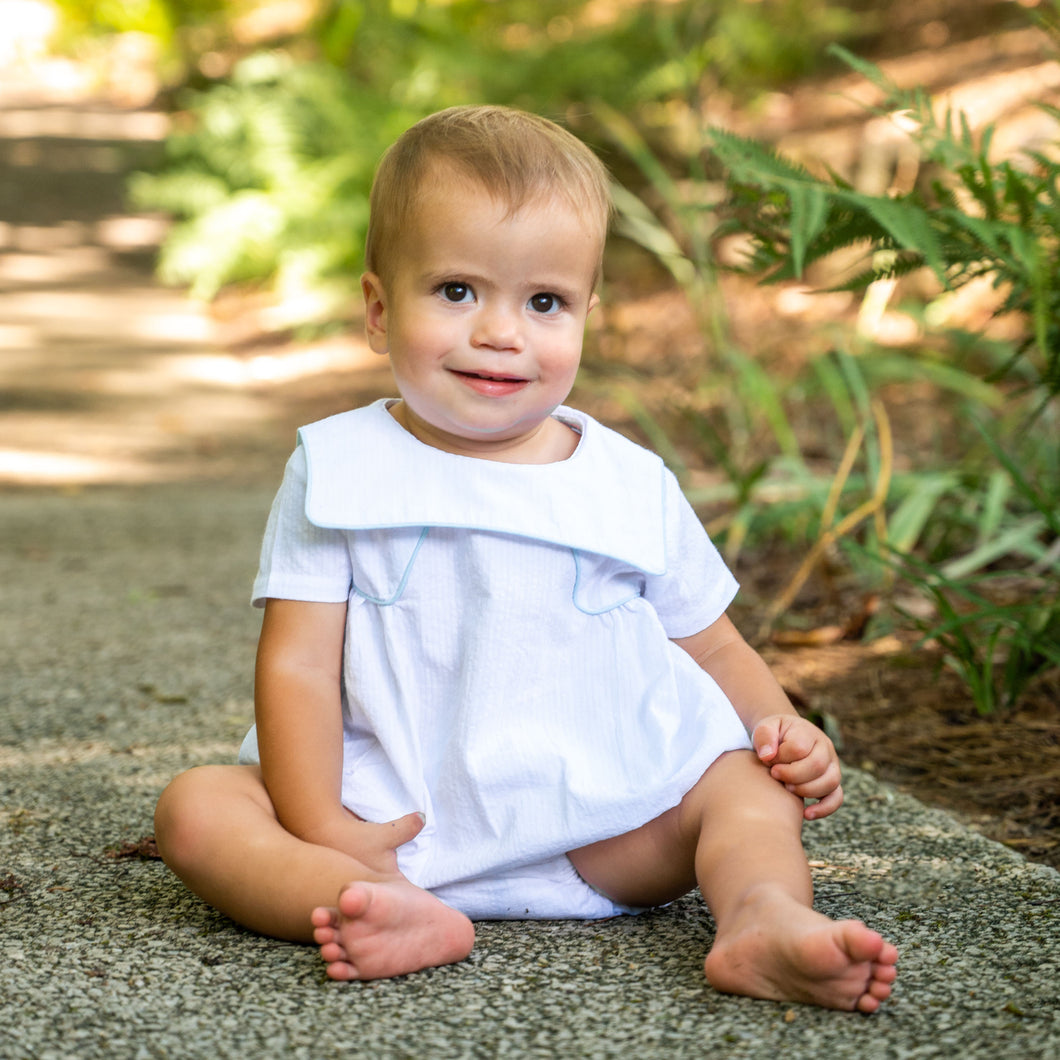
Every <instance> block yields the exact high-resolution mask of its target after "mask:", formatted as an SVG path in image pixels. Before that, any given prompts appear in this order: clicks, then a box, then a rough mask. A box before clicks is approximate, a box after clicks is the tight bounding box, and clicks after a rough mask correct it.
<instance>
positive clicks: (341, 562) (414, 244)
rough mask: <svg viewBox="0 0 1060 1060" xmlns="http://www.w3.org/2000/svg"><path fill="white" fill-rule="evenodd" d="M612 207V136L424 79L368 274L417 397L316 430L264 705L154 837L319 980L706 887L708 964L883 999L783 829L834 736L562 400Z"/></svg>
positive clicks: (702, 561) (276, 616)
mask: <svg viewBox="0 0 1060 1060" xmlns="http://www.w3.org/2000/svg"><path fill="white" fill-rule="evenodd" d="M610 208H611V207H610V198H609V185H608V179H607V175H606V172H605V171H604V169H603V167H602V165H601V164H600V162H599V161H598V160H597V158H596V157H595V155H594V154H593V153H592V152H591V151H590V150H589V149H588V148H586V147H585V146H584V145H583V144H582V143H581V142H580V141H579V140H577V139H576V138H575V137H573V136H571V135H570V134H569V133H567V132H566V131H564V130H563V129H561V128H559V127H558V126H557V125H555V124H553V123H551V122H549V121H546V120H544V119H542V118H539V117H536V116H533V115H530V114H525V113H523V112H520V111H515V110H510V109H506V108H501V107H458V108H453V109H451V110H447V111H443V112H441V113H439V114H435V115H433V116H432V117H429V118H427V119H425V120H424V121H422V122H420V123H418V124H417V125H415V126H413V128H411V129H409V130H408V131H407V132H406V133H405V134H404V135H403V136H402V137H401V138H400V139H399V140H398V141H397V142H396V143H395V144H394V145H393V146H392V147H391V149H390V150H389V151H388V152H387V154H386V155H385V156H384V159H383V161H382V163H381V165H380V168H379V171H378V174H377V176H376V180H375V184H374V186H373V190H372V199H371V223H370V228H369V233H368V245H367V256H366V261H367V268H368V271H367V273H366V274H365V275H364V277H363V279H362V288H363V292H364V299H365V307H366V328H367V334H368V341H369V343H370V345H371V347H372V349H373V350H374V351H375V352H377V353H379V354H382V355H386V356H388V357H389V358H390V364H391V367H392V369H393V373H394V380H395V383H396V387H397V391H398V393H399V394H400V397H399V398H396V399H388V400H381V401H378V402H376V403H375V404H373V405H370V406H368V407H367V408H363V409H358V410H355V411H352V412H348V413H343V414H341V415H338V416H333V417H331V418H330V419H327V420H323V421H321V422H319V423H315V424H312V425H310V426H308V427H305V428H303V429H302V430H301V431H300V432H299V445H298V447H297V448H296V450H295V452H294V455H293V456H292V457H291V460H290V461H289V463H288V466H287V471H286V474H285V477H284V481H283V484H282V486H281V488H280V490H279V493H278V494H277V497H276V500H275V502H274V504H273V508H272V512H271V514H270V516H269V522H268V526H267V529H266V533H265V541H264V545H263V548H262V557H261V567H260V571H259V574H258V578H257V581H256V583H255V588H254V602H255V603H256V604H257V605H258V606H262V607H264V618H263V622H262V629H261V638H260V642H259V647H258V656H257V667H256V677H255V719H256V724H255V728H254V729H253V730H252V731H251V733H250V734H249V735H248V737H247V740H246V741H245V742H244V746H243V748H242V750H241V752H240V763H241V764H238V765H230V766H207V767H201V768H198V769H193V770H191V771H189V772H187V773H184V774H182V775H181V776H179V777H177V778H176V779H175V780H174V781H173V782H172V783H171V784H170V785H169V787H168V788H167V789H166V791H165V792H164V793H163V795H162V797H161V799H160V800H159V804H158V810H157V814H156V829H157V838H158V845H159V848H160V850H161V851H162V854H163V856H164V858H165V860H166V862H167V864H169V865H170V867H171V868H172V869H173V870H174V871H175V872H176V873H177V874H178V875H179V876H180V877H181V878H182V879H183V880H184V881H185V883H186V884H187V885H188V886H189V887H190V888H191V889H192V890H193V891H195V892H196V893H197V894H198V895H200V896H201V897H202V898H203V899H205V900H206V901H207V902H209V903H210V904H212V905H213V906H215V907H216V908H217V909H219V910H221V911H222V912H224V913H226V914H227V915H229V916H231V917H232V918H234V919H235V920H237V921H239V922H240V923H242V924H244V925H246V926H248V927H250V928H252V929H254V930H256V931H260V932H263V933H266V934H269V935H272V936H276V937H279V938H285V939H292V940H302V941H307V942H308V941H310V940H315V941H316V943H317V944H318V945H319V947H320V952H321V955H322V957H323V959H324V961H325V962H326V963H327V970H328V974H329V975H330V976H332V977H333V978H335V979H375V978H384V977H389V976H396V975H402V974H405V973H409V972H414V971H417V970H418V969H422V968H427V967H431V966H434V965H441V964H447V963H450V962H454V961H460V960H462V959H463V958H465V957H466V956H467V955H468V954H469V952H470V951H471V948H472V945H473V942H474V928H473V926H472V920H474V919H487V918H515V919H522V918H531V917H549V918H556V917H577V918H592V917H607V916H613V915H615V914H616V913H632V912H636V911H638V910H642V909H645V908H650V907H653V906H659V905H663V904H665V903H667V902H670V901H672V900H674V899H675V898H677V897H679V896H681V895H683V894H685V893H687V892H688V891H689V890H691V889H692V888H693V887H695V886H696V885H697V884H698V886H699V888H700V890H701V892H702V895H703V897H704V899H705V901H706V903H707V905H708V906H709V908H710V910H711V913H712V914H713V917H714V920H715V923H716V928H717V933H716V937H715V941H714V944H713V946H712V948H711V950H710V952H709V953H708V954H707V956H706V961H705V965H704V970H705V973H706V977H707V979H708V981H709V982H710V983H711V984H712V985H713V986H714V987H715V988H716V989H718V990H721V991H726V992H729V993H738V994H746V995H750V996H752V997H760V998H771V999H776V1000H787V1001H803V1002H810V1003H814V1004H818V1005H824V1006H828V1007H832V1008H840V1009H858V1010H860V1011H862V1012H873V1011H875V1010H876V1009H877V1008H879V1006H880V1004H881V1003H882V1002H883V1001H884V1000H885V999H886V998H887V997H888V996H889V995H890V993H891V984H892V983H893V981H894V979H895V974H896V968H895V962H896V960H897V956H898V955H897V951H896V949H895V947H894V946H893V945H891V944H889V943H887V942H885V941H884V939H883V938H882V937H881V936H880V935H879V934H877V933H876V932H875V931H872V930H871V929H869V928H868V927H866V926H865V925H864V924H862V923H861V922H860V921H855V920H843V921H832V920H830V919H828V918H827V917H825V916H823V915H821V914H819V913H817V912H816V911H815V910H814V909H813V893H812V885H811V880H810V872H809V868H808V866H807V863H806V858H805V855H804V853H803V849H802V843H801V838H800V832H801V827H802V821H803V819H804V818H805V819H814V818H819V817H823V816H825V815H827V814H830V813H832V812H833V811H834V810H836V809H837V808H838V807H839V805H840V803H841V802H842V799H843V792H842V788H841V786H840V770H839V763H838V761H837V757H836V753H835V750H834V748H833V746H832V744H831V742H830V741H829V739H828V738H827V737H826V736H825V735H824V733H822V732H821V731H819V730H818V729H817V728H815V727H814V726H813V725H812V724H810V723H809V722H808V721H806V720H804V719H802V718H800V717H799V716H798V715H797V714H796V712H795V711H794V710H793V708H792V707H791V705H790V704H789V702H788V700H787V698H786V696H785V695H784V693H783V691H782V690H781V688H780V686H779V685H778V684H777V682H776V680H775V679H774V678H773V676H772V675H771V673H770V671H769V670H768V668H767V667H766V665H765V664H764V662H763V661H762V660H761V658H760V657H759V656H758V654H757V653H756V652H754V651H753V650H752V649H751V648H750V647H749V646H748V645H747V643H746V642H745V641H744V640H743V639H742V638H741V636H740V635H739V633H738V632H737V631H736V629H735V627H734V626H733V624H732V622H731V621H730V619H729V618H728V617H726V614H725V610H726V607H727V606H728V604H729V603H730V601H731V600H732V598H733V596H734V595H735V592H736V588H737V587H736V583H735V581H734V580H733V577H732V575H731V574H730V573H729V572H728V570H727V569H726V568H725V566H724V564H723V563H722V561H721V559H720V557H719V556H718V553H717V551H716V550H715V549H714V547H713V545H712V544H711V542H710V541H709V539H708V538H707V536H706V534H705V533H704V531H703V529H702V526H701V524H700V522H699V520H698V519H697V518H696V516H695V515H694V513H693V512H692V510H691V508H690V507H689V505H688V504H687V502H686V501H685V499H684V498H683V496H682V494H681V492H680V489H679V488H678V486H677V483H676V480H675V479H674V478H673V476H672V475H671V474H670V473H669V472H668V471H667V470H666V469H665V468H664V466H663V464H662V462H661V461H660V460H659V458H658V457H656V456H655V455H654V454H652V453H649V452H648V451H646V450H644V449H642V448H640V447H639V446H637V445H635V444H633V443H632V442H630V441H628V440H626V439H625V438H623V437H621V436H620V435H618V434H616V433H614V432H612V431H610V430H608V429H607V428H605V427H603V426H602V425H600V424H599V423H597V422H596V421H594V420H592V419H591V418H590V417H588V416H586V415H584V414H582V413H579V412H576V411H574V410H572V409H569V408H566V407H564V406H563V405H562V402H563V401H564V399H565V398H566V396H567V394H568V393H569V391H570V389H571V387H572V385H573V383H574V377H575V373H576V372H577V370H578V363H579V359H580V356H581V348H582V338H583V331H584V326H585V322H586V318H587V317H588V315H589V313H590V312H591V311H592V309H593V307H594V306H595V305H596V303H597V295H596V294H595V293H594V290H595V287H596V283H597V280H598V278H599V275H600V267H601V258H602V253H603V246H604V239H605V235H606V230H607V225H608V220H609V214H610ZM749 734H750V735H749Z"/></svg>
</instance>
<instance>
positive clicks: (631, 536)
mask: <svg viewBox="0 0 1060 1060" xmlns="http://www.w3.org/2000/svg"><path fill="white" fill-rule="evenodd" d="M390 403H391V399H385V398H384V399H381V400H379V401H376V402H374V403H373V404H371V405H368V406H366V407H365V408H361V409H355V410H353V411H352V412H343V413H339V414H338V415H337V416H331V417H329V418H328V419H325V420H320V421H318V422H316V423H312V424H309V425H308V426H306V427H302V428H301V429H300V430H299V432H298V438H299V442H300V443H301V445H302V446H303V448H304V450H305V455H306V464H307V469H308V481H307V485H306V503H305V513H306V517H307V518H308V519H309V521H310V522H311V523H313V524H314V525H315V526H319V527H322V528H326V529H338V530H369V529H384V528H395V527H450V528H455V527H458V528H464V529H469V530H481V531H486V532H491V533H499V534H511V535H514V536H517V537H525V538H531V539H533V540H538V541H544V542H548V543H550V544H555V545H561V546H565V547H568V548H571V549H574V550H575V551H578V552H592V553H596V554H598V555H602V556H607V557H609V558H611V559H616V560H619V561H621V562H623V563H628V564H629V565H630V566H632V567H635V568H636V569H638V570H641V571H643V572H644V573H645V574H651V575H659V574H665V573H666V569H667V561H666V529H665V526H666V494H667V477H668V475H669V472H667V470H666V467H665V465H664V464H663V462H662V460H661V459H660V458H659V457H658V456H657V455H656V454H654V453H652V452H649V451H648V450H647V449H644V448H642V447H641V446H639V445H637V444H636V443H635V442H631V441H630V440H629V439H628V438H624V437H623V436H622V435H620V434H618V433H617V432H616V431H612V430H610V429H609V428H607V427H604V426H603V425H602V424H600V423H598V422H597V421H596V420H594V419H592V417H590V416H587V415H585V413H582V412H577V411H576V410H574V409H568V408H566V407H563V406H561V407H560V408H558V409H557V410H556V416H557V418H559V419H560V420H562V421H563V422H565V423H567V424H568V425H569V426H572V427H573V428H574V429H575V430H577V431H579V432H580V433H581V440H580V442H579V443H578V448H577V449H576V450H575V452H574V454H573V455H572V456H571V457H570V458H569V459H567V460H563V461H559V462H557V463H552V464H507V463H501V462H499V461H495V460H480V459H476V458H473V457H465V456H457V455H455V454H452V453H446V452H444V451H443V450H441V449H435V448H433V447H432V446H429V445H425V444H424V443H423V442H421V441H419V439H417V438H415V437H414V436H413V435H411V434H410V433H409V432H408V431H406V430H405V429H404V428H403V427H402V426H401V425H400V424H399V423H398V422H397V421H396V420H395V419H394V418H393V417H392V416H391V415H390V413H389V412H388V411H387V408H388V405H389V404H390ZM675 488H676V484H675Z"/></svg>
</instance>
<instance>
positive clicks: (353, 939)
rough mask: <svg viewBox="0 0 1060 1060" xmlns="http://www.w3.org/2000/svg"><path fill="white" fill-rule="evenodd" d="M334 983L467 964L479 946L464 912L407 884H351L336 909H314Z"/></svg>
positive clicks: (316, 933)
mask: <svg viewBox="0 0 1060 1060" xmlns="http://www.w3.org/2000/svg"><path fill="white" fill-rule="evenodd" d="M312 922H313V928H314V930H313V937H314V939H316V942H317V944H318V945H319V946H320V956H321V957H323V958H324V961H325V962H326V963H327V966H328V975H329V976H330V977H331V978H332V979H389V978H391V977H392V976H395V975H405V974H406V973H408V972H418V971H419V970H420V969H421V968H433V967H434V966H435V965H439V964H452V963H454V962H455V961H462V960H463V959H464V958H465V957H466V956H467V955H468V954H469V953H470V952H471V947H472V946H473V945H474V942H475V929H474V928H473V927H472V925H471V921H470V920H468V918H467V917H466V916H464V914H463V913H460V912H457V910H455V909H453V908H452V907H451V906H448V905H446V904H445V903H444V902H441V901H439V900H438V899H437V898H435V897H434V895H432V894H429V893H428V892H427V891H424V890H421V889H420V888H419V887H416V886H414V885H413V884H411V883H409V882H408V881H407V880H403V879H402V880H395V881H393V882H391V881H386V882H382V883H364V882H356V883H351V884H350V885H349V886H348V887H346V888H345V889H344V890H343V891H342V892H341V894H339V900H338V906H337V907H336V908H334V909H332V908H327V907H324V906H321V907H319V908H317V909H314V910H313V914H312Z"/></svg>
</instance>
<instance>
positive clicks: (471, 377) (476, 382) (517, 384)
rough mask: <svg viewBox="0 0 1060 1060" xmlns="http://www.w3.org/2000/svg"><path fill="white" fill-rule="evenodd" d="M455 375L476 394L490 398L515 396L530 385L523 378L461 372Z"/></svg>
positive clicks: (488, 373)
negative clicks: (506, 395)
mask: <svg viewBox="0 0 1060 1060" xmlns="http://www.w3.org/2000/svg"><path fill="white" fill-rule="evenodd" d="M453 374H454V375H455V376H456V377H457V378H458V379H459V380H460V381H461V382H462V383H464V384H465V385H466V386H468V387H470V388H471V389H472V390H474V391H475V392H476V393H478V394H484V395H486V396H488V397H500V396H503V395H505V394H514V393H515V392H516V391H517V390H521V389H522V388H523V387H524V386H526V385H527V383H529V380H528V379H524V378H523V377H522V376H517V375H496V374H494V373H492V372H461V371H455V370H454V371H453Z"/></svg>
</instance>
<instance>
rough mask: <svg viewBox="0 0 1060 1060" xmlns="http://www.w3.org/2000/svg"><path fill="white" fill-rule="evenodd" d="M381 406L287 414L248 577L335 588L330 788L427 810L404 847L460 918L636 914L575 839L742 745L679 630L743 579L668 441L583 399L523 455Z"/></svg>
mask: <svg viewBox="0 0 1060 1060" xmlns="http://www.w3.org/2000/svg"><path fill="white" fill-rule="evenodd" d="M390 404H392V400H389V399H384V400H380V401H378V402H375V403H374V404H372V405H369V406H367V407H365V408H362V409H357V410H354V411H352V412H347V413H341V414H339V415H338V416H333V417H330V418H328V419H326V420H322V421H319V422H318V423H315V424H310V425H308V426H306V427H303V428H302V429H301V431H300V432H299V445H298V447H297V448H296V450H295V452H294V454H293V455H292V457H291V459H290V461H289V462H288V465H287V469H286V472H285V475H284V481H283V484H282V485H281V487H280V490H279V492H278V494H277V496H276V499H275V501H274V503H273V506H272V510H271V512H270V515H269V520H268V524H267V527H266V532H265V538H264V542H263V545H262V553H261V564H260V569H259V572H258V576H257V579H256V581H255V585H254V592H253V599H254V602H255V604H257V605H259V606H263V605H264V601H265V600H266V599H267V598H269V597H279V598H286V599H298V600H306V601H317V602H328V603H338V602H343V601H345V602H347V605H348V607H347V623H346V640H345V648H344V655H345V657H344V660H343V675H344V688H343V714H344V718H343V721H344V758H343V786H342V797H343V803H344V805H346V806H347V807H348V808H349V809H350V810H352V811H353V812H354V813H356V814H358V815H359V816H361V817H363V818H364V819H366V820H371V821H387V820H392V819H394V818H396V817H399V816H402V815H403V814H406V813H410V812H412V811H419V812H421V813H423V814H424V815H425V817H426V824H425V826H424V829H423V831H422V832H421V833H420V834H419V836H417V837H416V839H414V840H413V841H412V842H411V843H408V844H406V845H405V846H403V847H401V848H400V849H399V851H398V863H399V866H400V868H401V870H402V872H404V873H405V875H406V876H408V878H409V879H411V880H412V882H414V883H416V884H417V885H419V886H421V887H424V888H427V889H428V890H430V891H432V892H433V893H435V894H436V895H438V897H440V898H441V899H442V900H443V901H446V902H448V903H449V904H451V905H453V906H455V907H456V908H458V909H461V910H462V911H463V912H465V913H467V914H468V915H469V916H471V917H473V918H480V919H487V918H508V917H512V918H522V917H546V918H558V917H578V918H591V917H601V916H611V915H614V914H615V913H617V912H626V911H630V910H627V909H626V908H625V907H622V906H618V905H615V904H614V903H612V902H611V901H610V900H609V899H608V898H606V897H605V896H603V895H601V894H599V893H597V892H596V891H594V890H592V888H590V887H588V885H586V884H585V883H584V882H583V881H582V880H581V879H580V878H579V877H578V875H577V873H576V872H575V871H574V869H573V866H572V865H571V863H570V861H569V859H568V858H567V857H566V852H567V851H569V850H572V849H574V848H576V847H578V846H582V845H585V844H588V843H592V842H595V841H597V840H600V839H603V838H607V837H609V836H613V835H618V834H621V833H623V832H626V831H629V830H631V829H632V828H636V827H638V826H639V825H641V824H644V823H645V822H647V821H649V820H651V819H652V818H653V817H656V816H658V814H660V813H662V812H663V811H664V810H666V809H669V808H670V807H672V806H674V805H676V804H677V803H678V802H679V801H680V799H681V798H682V796H683V795H684V794H685V792H687V791H688V790H689V789H690V788H691V787H692V786H693V785H694V784H695V782H696V781H697V780H698V779H699V777H700V776H701V775H702V774H703V773H704V772H705V770H706V769H707V767H708V766H709V765H710V764H711V763H712V762H713V761H714V760H715V759H716V758H717V757H718V756H719V755H720V754H722V753H724V752H725V751H728V750H733V749H736V748H747V747H749V746H750V741H749V740H748V737H747V733H746V731H745V729H744V727H743V725H742V723H741V722H740V720H739V718H738V717H737V715H736V713H735V711H734V710H733V708H732V706H731V705H730V703H729V701H728V700H727V698H726V697H725V696H724V694H723V693H722V692H721V690H720V689H719V688H718V686H717V685H716V684H715V683H714V681H713V679H712V678H710V677H709V676H708V675H707V674H706V673H704V672H703V671H702V670H701V669H700V668H699V667H698V666H697V665H696V664H695V663H694V662H693V661H692V659H691V658H690V657H689V656H688V655H687V654H686V653H685V652H684V651H682V650H681V649H680V648H678V647H677V646H676V645H674V644H673V643H672V642H671V638H673V637H684V636H689V635H691V634H693V633H695V632H698V631H699V630H701V629H704V628H706V627H707V626H708V625H710V624H711V623H712V622H713V621H715V620H716V619H717V618H719V617H720V616H721V615H722V613H723V612H724V610H725V608H726V607H727V606H728V604H729V602H730V601H731V599H732V597H733V596H734V595H735V592H736V589H737V585H736V582H735V580H734V579H733V577H732V575H731V573H730V572H729V571H728V569H727V568H726V567H725V565H724V563H723V561H722V559H721V557H720V556H719V555H718V553H717V550H716V549H715V548H714V546H713V544H712V543H711V542H710V540H709V538H708V537H707V535H706V533H705V532H704V530H703V528H702V525H701V524H700V522H699V520H698V519H697V517H696V516H695V513H694V512H693V511H692V509H691V507H690V506H689V505H688V503H687V501H686V500H685V498H684V496H683V495H682V493H681V490H680V487H679V486H678V484H677V481H676V479H675V478H674V476H673V475H672V474H671V473H670V472H669V471H668V470H667V469H666V468H665V466H664V465H663V463H662V461H661V460H660V459H659V458H658V457H657V456H656V455H655V454H653V453H650V452H649V451H648V450H645V449H643V448H641V447H640V446H637V445H636V444H635V443H633V442H631V441H629V440H628V439H626V438H624V437H623V436H621V435H619V434H618V433H616V432H614V431H611V430H610V429H608V428H606V427H604V426H603V425H602V424H599V423H598V422H596V421H595V420H593V419H592V418H591V417H589V416H586V415H585V414H584V413H580V412H576V411H575V410H573V409H567V408H565V407H561V408H559V409H557V410H556V413H555V415H556V416H557V418H559V419H560V420H561V421H563V422H565V423H567V424H568V425H569V426H570V427H571V428H572V429H574V430H576V431H577V432H578V433H579V434H580V436H581V437H580V439H579V442H578V447H577V449H576V451H575V453H574V454H573V455H572V456H571V457H570V458H569V459H568V460H565V461H562V462H557V463H554V464H543V465H526V464H506V463H501V462H497V461H489V460H479V459H474V458H469V457H463V456H457V455H454V454H450V453H446V452H443V451H441V450H438V449H434V448H433V447H431V446H427V445H425V444H423V443H421V442H420V441H419V440H418V439H416V438H415V437H414V436H413V435H411V434H409V433H408V432H407V431H405V429H404V428H403V427H401V425H400V424H398V423H397V421H396V420H395V419H394V418H393V416H392V415H391V414H390V412H389V411H388V409H389V406H390ZM255 760H256V743H255V735H254V731H253V730H251V732H250V733H249V734H248V737H247V739H246V741H245V742H244V747H243V749H242V751H241V761H255Z"/></svg>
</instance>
